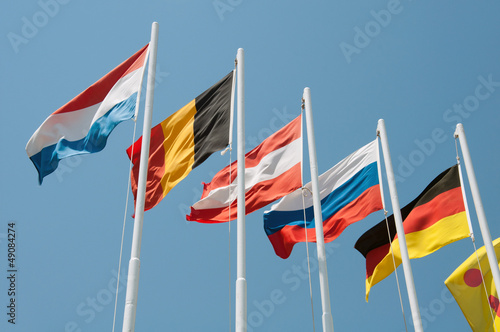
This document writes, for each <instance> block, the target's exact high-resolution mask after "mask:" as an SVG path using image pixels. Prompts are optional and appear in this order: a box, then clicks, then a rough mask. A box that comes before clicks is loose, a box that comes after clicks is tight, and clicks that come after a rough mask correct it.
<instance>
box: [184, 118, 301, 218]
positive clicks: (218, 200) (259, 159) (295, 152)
mask: <svg viewBox="0 0 500 332" xmlns="http://www.w3.org/2000/svg"><path fill="white" fill-rule="evenodd" d="M301 119H302V116H298V117H297V118H295V119H294V120H293V121H291V122H290V123H289V124H287V125H286V126H285V127H283V128H281V129H280V130H278V131H277V132H276V133H274V134H273V135H271V136H270V137H268V138H267V139H265V140H264V141H263V142H262V143H261V144H260V145H259V146H257V147H256V148H254V149H253V150H252V151H250V152H248V153H247V154H246V155H245V187H246V190H245V214H249V213H252V212H254V211H256V210H258V209H260V208H262V207H264V206H266V205H268V204H270V203H272V202H274V201H275V200H277V199H280V198H281V197H283V196H285V195H286V194H288V193H291V192H293V191H294V190H295V189H297V188H300V187H301V185H302V179H301V173H302V170H301V162H302V120H301ZM237 168H238V166H237V162H236V161H235V162H233V163H232V164H231V165H229V166H227V167H225V168H224V169H222V170H221V171H219V172H218V173H217V174H216V175H215V176H214V177H213V179H212V181H211V182H210V183H208V184H204V188H203V194H202V196H201V200H200V201H198V202H196V203H195V204H194V205H193V206H192V207H191V214H189V215H187V216H186V219H187V220H189V221H197V222H203V223H219V222H227V221H230V220H234V219H236V217H237V199H236V198H237V190H236V188H237V175H238V174H237Z"/></svg>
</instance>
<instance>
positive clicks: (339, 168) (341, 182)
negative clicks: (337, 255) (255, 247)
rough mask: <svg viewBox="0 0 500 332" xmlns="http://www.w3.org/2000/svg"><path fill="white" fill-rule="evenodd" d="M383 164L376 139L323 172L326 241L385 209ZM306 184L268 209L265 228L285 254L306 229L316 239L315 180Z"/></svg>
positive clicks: (303, 238) (278, 251)
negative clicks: (380, 175)
mask: <svg viewBox="0 0 500 332" xmlns="http://www.w3.org/2000/svg"><path fill="white" fill-rule="evenodd" d="M379 164H380V163H379V153H378V143H377V140H375V141H373V142H371V143H369V144H367V145H365V146H364V147H362V148H361V149H359V150H357V151H355V152H354V153H352V154H351V155H349V156H348V157H347V158H345V159H343V160H342V161H341V162H339V163H338V164H337V165H335V166H334V167H332V168H331V169H330V170H328V171H326V172H325V173H323V174H322V175H320V176H319V178H318V181H319V190H320V200H321V210H322V215H323V231H324V236H325V242H331V241H333V240H334V239H336V238H337V237H338V236H339V235H340V234H341V233H342V231H343V230H344V229H345V228H346V227H347V226H349V225H350V224H352V223H354V222H356V221H359V220H361V219H363V218H365V217H366V216H368V215H369V214H370V213H372V212H375V211H378V210H381V209H382V199H381V193H380V185H379V176H378V175H379V172H378V165H379ZM304 188H305V189H302V188H301V189H298V190H296V191H294V192H293V193H291V194H289V195H287V196H285V197H283V199H282V200H281V201H279V202H278V203H277V204H275V205H273V206H272V208H271V210H270V211H266V212H265V213H264V229H265V231H266V234H267V236H268V237H269V240H270V241H271V244H272V245H273V248H274V251H275V252H276V255H278V256H279V257H281V258H288V257H289V256H290V254H291V252H292V249H293V246H294V245H295V243H298V242H305V241H306V232H307V241H308V242H316V233H315V229H314V227H315V223H314V211H313V200H312V195H311V183H308V184H307V185H305V187H304ZM303 196H304V197H303ZM303 200H304V201H303ZM303 202H304V203H303ZM302 207H304V209H305V219H306V221H305V222H304V209H302Z"/></svg>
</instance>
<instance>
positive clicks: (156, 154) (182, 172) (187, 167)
mask: <svg viewBox="0 0 500 332" xmlns="http://www.w3.org/2000/svg"><path fill="white" fill-rule="evenodd" d="M233 76H234V75H233V72H230V73H229V74H228V75H226V76H225V77H224V78H223V79H221V80H220V81H219V82H217V83H216V84H215V85H213V86H212V87H211V88H210V89H208V90H206V91H205V92H203V93H202V94H201V95H199V96H198V97H196V98H195V99H193V100H192V101H190V102H189V103H188V104H187V105H186V106H184V107H183V108H181V109H180V110H178V111H177V112H175V113H174V114H172V115H171V116H169V117H168V118H167V119H165V120H163V121H162V122H160V123H159V124H158V125H156V126H155V127H153V128H151V141H150V147H149V162H148V176H147V184H146V202H145V205H144V210H149V209H151V208H152V207H154V206H155V205H156V204H158V203H159V202H160V201H161V200H162V199H163V197H165V196H166V195H167V194H168V192H169V191H170V190H171V189H172V188H173V187H174V186H175V185H176V184H177V183H179V182H180V181H181V180H182V179H184V178H185V177H186V176H187V175H188V174H189V173H190V172H191V170H192V169H194V168H195V167H197V166H199V165H200V164H201V163H203V162H204V161H205V160H206V159H207V158H208V157H209V156H210V155H211V154H212V153H214V152H215V151H218V150H222V149H224V148H225V147H226V146H227V145H228V142H229V123H230V110H231V96H232V93H233ZM141 144H142V137H141V138H139V139H138V140H137V141H136V142H135V143H134V144H132V145H131V146H130V147H129V148H128V149H127V154H128V156H129V158H130V160H131V161H132V163H133V164H134V166H133V167H132V175H131V177H132V181H131V183H132V191H133V193H134V197H135V198H137V180H138V177H139V164H140V162H139V161H140V156H141Z"/></svg>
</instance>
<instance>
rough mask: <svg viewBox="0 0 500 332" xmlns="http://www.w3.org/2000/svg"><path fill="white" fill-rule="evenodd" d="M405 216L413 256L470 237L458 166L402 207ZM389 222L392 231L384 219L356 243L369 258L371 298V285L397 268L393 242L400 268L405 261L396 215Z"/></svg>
mask: <svg viewBox="0 0 500 332" xmlns="http://www.w3.org/2000/svg"><path fill="white" fill-rule="evenodd" d="M401 217H402V219H403V227H404V230H405V238H406V245H407V247H408V255H409V257H410V259H412V258H420V257H424V256H426V255H429V254H431V253H433V252H434V251H436V250H438V249H440V248H442V247H444V246H445V245H447V244H449V243H452V242H455V241H458V240H461V239H464V238H466V237H468V236H469V234H470V231H469V226H468V223H467V216H466V213H465V206H464V201H463V198H462V188H461V185H460V177H459V171H458V166H457V165H455V166H452V167H450V168H448V169H447V170H446V171H444V172H442V173H441V174H439V176H438V177H436V178H435V179H434V180H433V181H432V182H431V183H430V184H429V185H428V186H427V188H425V190H424V191H423V192H422V193H421V194H420V195H419V196H418V197H417V198H415V199H414V200H413V201H412V202H411V203H409V204H408V205H406V206H405V207H404V208H402V209H401ZM388 223H389V232H388V230H387V226H386V222H385V220H383V221H381V222H380V223H378V224H377V225H375V226H374V227H372V228H371V229H370V230H368V231H367V232H366V233H364V234H363V235H362V236H361V237H360V238H359V239H358V241H357V242H356V244H355V245H354V247H355V248H356V249H357V250H358V251H359V252H360V253H361V254H362V255H363V256H364V257H365V258H366V300H367V301H368V295H369V294H370V287H371V286H373V285H375V284H376V283H378V282H379V281H381V280H383V279H384V278H385V277H387V276H388V275H389V274H391V273H392V271H394V263H393V260H392V254H391V245H390V243H391V242H392V250H393V252H394V259H395V262H396V267H397V266H399V264H401V253H400V249H399V248H400V247H399V239H398V236H397V233H396V226H395V224H394V215H391V216H390V217H388ZM389 234H390V240H389Z"/></svg>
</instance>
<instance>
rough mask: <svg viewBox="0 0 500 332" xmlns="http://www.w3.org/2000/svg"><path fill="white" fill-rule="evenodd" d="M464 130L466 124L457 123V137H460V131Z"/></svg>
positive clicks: (455, 134)
mask: <svg viewBox="0 0 500 332" xmlns="http://www.w3.org/2000/svg"><path fill="white" fill-rule="evenodd" d="M463 130H464V126H463V125H462V124H461V123H457V126H456V128H455V133H454V134H453V135H454V137H455V138H458V136H459V133H460V132H462V131H463Z"/></svg>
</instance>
